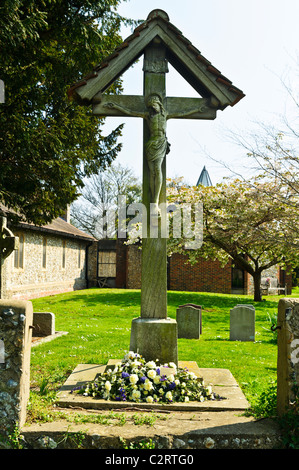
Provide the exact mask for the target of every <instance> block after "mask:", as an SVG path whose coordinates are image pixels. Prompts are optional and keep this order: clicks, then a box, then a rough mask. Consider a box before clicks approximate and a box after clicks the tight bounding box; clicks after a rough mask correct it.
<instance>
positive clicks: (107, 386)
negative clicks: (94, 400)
mask: <svg viewBox="0 0 299 470" xmlns="http://www.w3.org/2000/svg"><path fill="white" fill-rule="evenodd" d="M105 389H106V390H107V391H108V392H109V391H110V390H111V383H110V382H109V380H107V381H106V382H105Z"/></svg>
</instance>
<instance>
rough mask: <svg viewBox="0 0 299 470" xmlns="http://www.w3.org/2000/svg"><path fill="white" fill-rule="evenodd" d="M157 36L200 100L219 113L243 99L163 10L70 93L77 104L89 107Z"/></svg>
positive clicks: (156, 13) (153, 15) (157, 11)
mask: <svg viewBox="0 0 299 470" xmlns="http://www.w3.org/2000/svg"><path fill="white" fill-rule="evenodd" d="M157 36H158V38H159V39H160V40H161V41H162V43H163V44H164V45H165V48H166V59H167V60H168V61H169V63H170V64H171V65H172V66H173V67H174V68H175V69H176V70H177V71H178V72H179V73H180V74H181V75H182V77H183V78H185V80H186V81H187V82H188V83H189V84H190V85H191V86H192V87H193V88H194V89H195V90H196V91H197V92H198V93H199V95H200V96H202V97H203V98H214V100H217V101H218V106H217V107H218V109H221V110H223V109H225V108H226V107H227V106H228V105H230V106H234V105H235V104H236V103H237V102H238V101H239V100H240V99H242V98H243V97H244V96H245V95H244V93H243V92H242V91H241V90H239V89H238V88H237V87H235V86H234V85H233V83H232V82H231V81H230V80H229V79H228V78H226V77H224V76H223V75H222V74H221V72H220V71H219V70H218V69H216V68H215V67H214V66H213V65H212V64H211V62H210V61H209V60H207V59H206V58H205V57H204V56H203V55H202V54H201V52H200V51H199V50H198V49H197V48H196V47H195V46H194V45H193V44H192V43H191V42H190V41H189V40H188V39H187V38H186V37H185V36H184V35H183V34H182V32H181V31H180V30H179V29H178V28H177V27H176V26H174V25H173V24H172V23H170V21H169V17H168V15H167V13H165V12H164V11H163V10H153V11H152V12H151V13H150V14H149V15H148V18H147V20H146V21H145V22H144V23H142V24H141V25H140V26H138V27H137V28H136V29H135V30H134V32H133V34H132V35H131V36H129V37H128V38H127V39H125V41H124V42H123V43H122V44H121V45H120V46H118V47H117V48H116V49H115V51H114V53H113V54H111V55H110V56H108V57H107V58H106V59H105V60H103V61H102V62H101V63H100V64H99V65H98V66H96V67H95V68H94V69H93V70H92V72H91V73H90V74H88V75H87V76H86V77H84V78H83V79H82V80H80V81H79V82H77V83H75V84H74V85H72V87H71V88H70V89H69V96H70V97H73V98H74V99H75V100H77V101H78V103H80V104H84V105H89V104H92V102H93V98H94V97H95V95H96V94H98V93H103V92H104V91H105V90H107V88H109V86H110V85H111V84H112V83H113V82H114V81H115V80H116V79H117V78H119V77H120V76H121V75H122V74H123V73H124V72H125V71H126V70H127V69H128V68H129V67H130V66H131V65H132V64H133V63H134V62H135V61H136V60H137V59H138V58H139V57H141V55H143V53H144V50H145V49H146V47H147V46H149V44H150V43H151V42H152V41H153V40H154V39H155V38H156V37H157Z"/></svg>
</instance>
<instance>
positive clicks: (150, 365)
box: [145, 361, 157, 369]
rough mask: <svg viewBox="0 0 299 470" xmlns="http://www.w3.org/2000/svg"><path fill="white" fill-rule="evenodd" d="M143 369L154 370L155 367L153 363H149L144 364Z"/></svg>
mask: <svg viewBox="0 0 299 470" xmlns="http://www.w3.org/2000/svg"><path fill="white" fill-rule="evenodd" d="M145 367H148V368H149V369H155V368H156V367H157V366H156V363H155V361H149V362H147V363H146V364H145Z"/></svg>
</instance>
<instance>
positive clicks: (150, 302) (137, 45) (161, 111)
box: [69, 10, 244, 363]
mask: <svg viewBox="0 0 299 470" xmlns="http://www.w3.org/2000/svg"><path fill="white" fill-rule="evenodd" d="M141 55H143V56H144V66H143V72H144V86H143V96H125V95H118V96H113V95H109V94H108V95H106V94H103V93H104V92H105V91H106V90H107V89H108V88H109V86H110V85H111V84H112V83H113V82H114V81H115V80H116V79H117V78H118V77H119V76H121V74H122V73H124V72H125V71H126V70H127V69H128V68H129V67H130V66H131V65H132V64H133V63H134V62H135V61H136V60H137V59H138V58H139V57H141ZM168 62H170V63H171V65H173V67H174V68H175V69H176V70H177V71H178V72H179V73H180V74H181V75H182V76H183V77H184V78H185V79H186V80H187V82H189V84H190V85H191V86H192V87H193V88H194V89H195V90H196V91H197V92H198V94H199V96H200V98H175V97H167V96H166V85H165V84H166V79H165V77H166V73H167V72H168ZM69 94H70V96H73V97H74V98H75V99H76V100H77V101H78V103H79V104H83V105H90V104H91V105H92V106H93V114H94V115H98V116H129V117H130V116H132V117H140V118H143V122H144V125H143V204H144V206H145V208H146V213H147V224H146V230H145V231H143V233H146V234H147V236H146V237H143V239H142V269H141V271H142V273H141V314H140V317H139V318H136V319H134V320H133V322H132V329H131V342H130V349H131V350H134V351H135V352H138V353H140V354H142V355H143V356H144V357H145V358H146V360H152V359H153V360H155V359H157V358H158V359H159V360H160V361H161V362H169V361H173V362H175V363H177V360H178V356H177V324H176V321H175V320H172V319H170V318H167V246H166V243H167V240H166V238H165V237H164V238H163V236H162V232H163V231H162V230H161V228H162V225H161V224H162V223H166V214H163V213H161V212H160V211H161V207H162V208H163V210H164V211H166V158H167V155H168V153H169V149H170V143H169V142H168V141H167V135H166V123H167V120H168V119H181V118H182V119H185V118H188V119H215V118H216V112H217V110H224V109H225V108H226V107H227V106H228V105H230V106H234V105H235V104H236V103H237V102H238V101H239V100H240V99H242V98H243V97H244V94H243V92H242V91H241V90H239V89H238V88H236V87H235V86H234V85H233V84H232V82H231V81H230V80H228V79H227V78H226V77H224V76H223V75H222V74H221V72H220V71H219V70H217V69H216V68H215V67H213V66H212V64H211V62H209V61H208V60H207V59H206V58H205V57H203V56H202V54H201V53H200V52H199V51H198V49H196V48H195V47H194V46H193V45H192V44H191V42H190V41H188V39H187V38H185V37H184V36H183V35H182V33H181V31H179V30H178V29H177V28H176V27H175V26H174V25H172V24H171V23H170V21H169V17H168V15H167V13H165V12H164V11H162V10H153V11H152V12H151V13H150V14H149V15H148V18H147V20H146V21H145V22H144V23H142V24H141V25H140V26H138V27H137V28H136V29H135V31H134V33H133V34H132V35H131V36H130V37H129V38H127V39H126V40H125V41H124V42H123V43H122V44H121V45H120V46H118V47H117V48H116V50H115V51H114V53H113V54H111V56H109V57H108V58H106V60H104V61H103V62H102V63H100V64H99V65H98V66H97V67H96V68H95V69H94V70H93V71H92V72H91V73H90V74H89V75H88V76H86V77H84V78H83V79H82V80H80V81H79V82H78V83H76V84H74V85H73V86H72V87H71V88H70V91H69ZM163 203H164V204H163ZM152 214H153V215H156V216H157V220H158V229H159V230H158V236H157V237H154V238H151V237H150V236H148V234H150V233H151V231H150V224H151V221H152V218H151V215H152ZM143 224H144V222H143Z"/></svg>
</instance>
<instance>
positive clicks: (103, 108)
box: [92, 94, 217, 119]
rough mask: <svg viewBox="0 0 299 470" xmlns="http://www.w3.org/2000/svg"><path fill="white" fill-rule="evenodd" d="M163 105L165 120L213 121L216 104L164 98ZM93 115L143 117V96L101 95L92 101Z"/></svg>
mask: <svg viewBox="0 0 299 470" xmlns="http://www.w3.org/2000/svg"><path fill="white" fill-rule="evenodd" d="M164 101H165V103H163V106H164V109H165V111H166V119H215V118H216V113H217V103H214V104H213V102H212V100H211V99H207V98H178V97H169V98H166V99H165V100H164ZM93 103H94V104H93V110H92V112H93V114H95V115H97V116H105V117H106V116H114V117H128V116H132V117H144V116H145V114H146V112H147V107H146V101H145V97H144V96H137V95H117V96H111V95H102V94H99V95H97V96H95V98H94V100H93Z"/></svg>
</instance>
